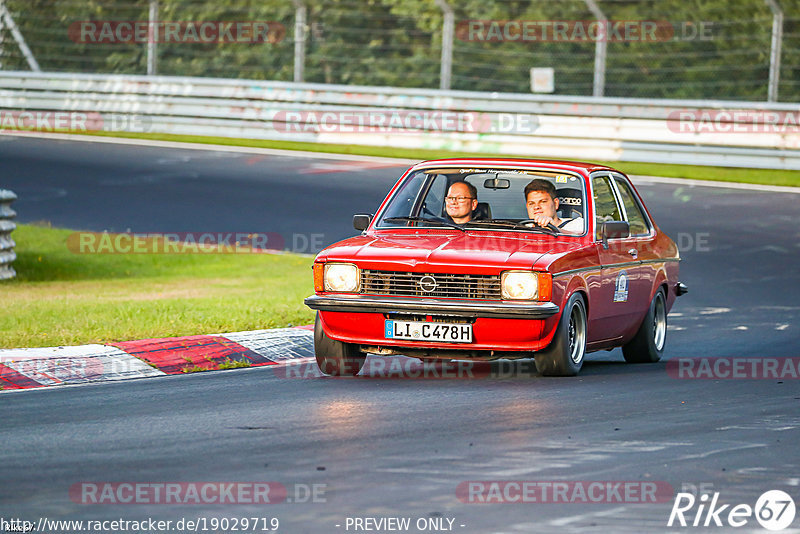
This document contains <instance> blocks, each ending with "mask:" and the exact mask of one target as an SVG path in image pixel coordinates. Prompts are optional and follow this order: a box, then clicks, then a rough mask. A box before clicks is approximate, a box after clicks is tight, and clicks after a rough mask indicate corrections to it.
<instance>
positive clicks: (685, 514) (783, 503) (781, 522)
mask: <svg viewBox="0 0 800 534" xmlns="http://www.w3.org/2000/svg"><path fill="white" fill-rule="evenodd" d="M794 516H795V504H794V500H793V499H792V497H791V496H790V495H789V494H788V493H786V492H784V491H780V490H770V491H767V492H764V493H763V494H762V495H761V496H760V497H759V498H758V500H756V503H755V506H750V505H749V504H735V505H732V504H721V503H720V502H719V492H718V491H717V492H714V493H713V495H711V496H709V494H708V493H703V494H702V495H700V496H699V497H695V496H694V495H693V494H691V493H678V494H677V495H676V496H675V502H674V504H673V505H672V511H671V512H670V514H669V521H667V526H668V527H672V526H676V527H678V526H679V527H709V526H717V527H722V526H727V527H734V528H738V527H743V526H745V525H747V524H748V523H749V522H750V521H751V520H752V519H753V517H755V519H756V521H758V523H759V524H760V525H761V526H762V527H763V528H765V529H767V530H783V529H785V528H786V527H788V526H789V525H791V524H792V521H794ZM751 526H752V525H751Z"/></svg>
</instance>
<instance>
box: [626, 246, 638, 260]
mask: <svg viewBox="0 0 800 534" xmlns="http://www.w3.org/2000/svg"><path fill="white" fill-rule="evenodd" d="M628 254H630V255H631V256H633V257H634V258H636V257H638V256H639V251H638V250H636V249H635V248H632V249H630V250H629V251H628Z"/></svg>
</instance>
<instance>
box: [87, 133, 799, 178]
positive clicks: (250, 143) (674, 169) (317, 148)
mask: <svg viewBox="0 0 800 534" xmlns="http://www.w3.org/2000/svg"><path fill="white" fill-rule="evenodd" d="M93 135H101V136H107V137H124V138H135V139H152V140H159V141H175V142H184V143H200V144H215V145H231V146H247V147H256V148H274V149H280V150H304V151H309V152H321V153H335V154H356V155H363V156H382V157H392V158H404V159H411V160H418V161H422V160H427V159H437V158H450V157H462V156H497V157H530V154H527V155H525V154H488V153H483V154H479V153H475V152H458V151H449V150H428V149H410V148H394V147H374V146H362V145H326V144H317V143H299V142H294V141H271V140H260V139H234V138H229V137H205V136H199V135H172V134H132V133H131V134H128V133H105V132H95V133H93ZM595 163H600V164H604V165H608V166H610V167H614V168H616V169H619V170H620V171H622V172H624V173H626V174H640V175H651V176H667V177H672V178H691V179H695V180H712V181H723V182H741V183H753V184H766V185H786V186H795V187H798V186H800V171H782V170H770V169H744V168H733V167H705V166H700V165H673V164H665V163H637V162H624V161H595Z"/></svg>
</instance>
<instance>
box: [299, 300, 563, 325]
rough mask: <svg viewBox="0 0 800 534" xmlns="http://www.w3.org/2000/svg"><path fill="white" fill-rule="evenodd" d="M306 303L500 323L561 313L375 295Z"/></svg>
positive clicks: (543, 307) (543, 306)
mask: <svg viewBox="0 0 800 534" xmlns="http://www.w3.org/2000/svg"><path fill="white" fill-rule="evenodd" d="M304 302H305V305H306V306H308V307H309V308H311V309H312V310H321V311H337V312H354V313H415V314H425V315H436V314H443V315H455V316H458V317H492V318H498V319H546V318H548V317H552V316H553V315H555V314H557V313H558V311H559V309H558V306H556V305H555V304H553V303H552V302H533V303H532V302H519V303H516V302H507V301H506V302H484V301H465V300H450V299H422V298H421V299H409V298H391V297H381V296H374V295H352V296H350V295H347V296H345V295H312V296H310V297H308V298H306V299H305V301H304Z"/></svg>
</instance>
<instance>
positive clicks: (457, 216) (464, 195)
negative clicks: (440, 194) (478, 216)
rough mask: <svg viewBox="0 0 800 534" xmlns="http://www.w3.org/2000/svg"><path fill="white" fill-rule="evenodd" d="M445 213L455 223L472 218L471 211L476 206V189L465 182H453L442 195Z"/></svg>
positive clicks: (462, 222) (461, 222)
mask: <svg viewBox="0 0 800 534" xmlns="http://www.w3.org/2000/svg"><path fill="white" fill-rule="evenodd" d="M444 202H445V209H446V210H447V215H449V216H450V218H451V219H453V222H454V223H456V224H465V223H468V222H469V221H471V220H472V212H474V211H475V208H477V207H478V190H477V189H476V188H475V186H474V185H472V184H470V183H467V182H453V184H452V185H451V186H450V189H449V190H448V191H447V196H446V197H444Z"/></svg>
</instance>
